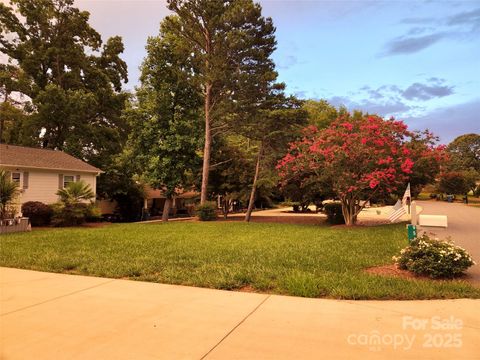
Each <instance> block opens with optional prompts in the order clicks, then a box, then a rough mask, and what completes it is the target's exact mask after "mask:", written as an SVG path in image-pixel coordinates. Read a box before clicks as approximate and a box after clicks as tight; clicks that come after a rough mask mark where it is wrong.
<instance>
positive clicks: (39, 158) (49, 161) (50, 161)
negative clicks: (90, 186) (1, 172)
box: [0, 144, 102, 173]
mask: <svg viewBox="0 0 480 360" xmlns="http://www.w3.org/2000/svg"><path fill="white" fill-rule="evenodd" d="M1 165H3V166H14V167H26V168H34V169H48V170H69V171H80V172H92V173H98V172H102V170H100V169H98V168H96V167H95V166H92V165H90V164H87V163H86V162H84V161H82V160H80V159H77V158H75V157H73V156H71V155H68V154H66V153H64V152H63V151H58V150H49V149H39V148H32V147H26V146H17V145H6V144H0V166H1Z"/></svg>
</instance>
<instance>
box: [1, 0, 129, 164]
mask: <svg viewBox="0 0 480 360" xmlns="http://www.w3.org/2000/svg"><path fill="white" fill-rule="evenodd" d="M10 5H12V6H8V5H6V4H0V26H1V27H0V51H1V52H2V53H4V54H5V55H7V56H8V58H9V59H10V60H11V61H13V62H14V63H16V64H18V67H19V68H20V69H21V70H22V72H23V73H24V74H25V75H26V76H27V77H28V78H29V79H30V81H31V83H32V84H31V86H29V87H28V88H27V89H23V93H24V94H25V95H27V96H29V97H30V98H31V99H32V103H33V106H34V109H33V110H34V111H33V114H32V115H31V119H30V120H29V123H30V124H29V129H30V131H31V132H30V134H29V135H30V137H31V138H32V139H33V141H35V142H37V143H38V144H41V145H42V146H43V147H45V148H54V149H59V150H64V151H66V152H68V153H70V154H72V155H75V156H78V157H80V158H83V159H85V160H88V161H90V162H92V163H93V164H95V165H97V166H102V165H104V162H105V161H106V159H108V155H110V154H114V153H118V151H119V150H120V144H121V141H122V139H123V140H124V139H125V138H126V131H124V129H125V126H124V124H123V123H122V120H121V117H120V115H121V111H122V109H123V107H124V103H125V100H126V94H124V93H122V91H121V89H122V82H126V81H127V66H126V63H125V62H124V61H123V60H122V59H121V58H120V56H119V55H120V54H121V53H122V52H123V43H122V40H121V38H120V37H118V36H116V37H112V38H109V39H108V40H107V41H106V42H105V43H103V42H102V39H101V37H100V35H99V34H98V32H97V31H95V29H93V28H92V27H91V26H90V24H89V22H88V21H89V13H88V12H86V11H80V10H79V9H77V8H75V7H74V0H10ZM25 136H27V135H25Z"/></svg>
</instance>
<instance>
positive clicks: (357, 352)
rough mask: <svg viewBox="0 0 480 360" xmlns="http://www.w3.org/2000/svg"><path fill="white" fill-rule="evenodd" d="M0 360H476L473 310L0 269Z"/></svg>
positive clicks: (478, 320)
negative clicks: (242, 291)
mask: <svg viewBox="0 0 480 360" xmlns="http://www.w3.org/2000/svg"><path fill="white" fill-rule="evenodd" d="M0 305H1V306H0V358H1V359H7V360H15V359H36V360H41V359H49V360H50V359H204V358H206V359H319V358H325V359H386V358H388V359H415V360H417V359H449V360H451V359H468V360H472V359H479V354H480V343H479V342H478V339H479V336H480V313H479V312H478V308H479V305H480V301H479V300H468V299H462V300H445V301H337V300H327V299H304V298H295V297H288V296H274V295H265V294H252V293H240V292H228V291H219V290H210V289H200V288H193V287H183V286H173V285H161V284H154V283H145V282H135V281H128V280H112V279H104V278H95V277H85V276H74V275H62V274H51V273H43V272H35V271H26V270H18V269H9V268H0Z"/></svg>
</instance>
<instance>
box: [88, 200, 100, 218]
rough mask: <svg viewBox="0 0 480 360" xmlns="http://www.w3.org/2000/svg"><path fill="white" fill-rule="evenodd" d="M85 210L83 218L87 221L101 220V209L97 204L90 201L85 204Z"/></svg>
mask: <svg viewBox="0 0 480 360" xmlns="http://www.w3.org/2000/svg"><path fill="white" fill-rule="evenodd" d="M86 210H87V212H86V214H85V220H86V221H88V222H100V221H102V211H101V210H100V208H99V207H98V206H95V204H93V203H91V204H88V206H87V209H86Z"/></svg>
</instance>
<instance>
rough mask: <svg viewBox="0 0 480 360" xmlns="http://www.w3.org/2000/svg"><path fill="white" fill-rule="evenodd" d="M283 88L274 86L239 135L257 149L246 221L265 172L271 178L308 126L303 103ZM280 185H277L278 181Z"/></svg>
mask: <svg viewBox="0 0 480 360" xmlns="http://www.w3.org/2000/svg"><path fill="white" fill-rule="evenodd" d="M283 90H284V85H283V84H274V85H273V86H272V89H271V92H270V94H269V95H268V96H266V99H265V100H264V101H263V102H261V103H260V104H258V105H257V107H256V108H253V109H252V110H251V112H250V113H248V120H244V121H243V122H241V123H240V124H239V125H238V130H237V131H239V132H241V133H243V135H244V136H245V137H247V138H248V139H250V140H251V141H252V142H253V144H254V145H255V146H256V147H257V154H256V159H255V172H254V175H253V181H252V185H251V191H250V197H249V201H248V208H247V213H246V215H245V221H247V222H248V221H250V218H251V214H252V211H253V207H254V203H255V199H256V193H257V188H258V185H259V180H263V181H261V182H265V181H267V178H268V176H266V177H264V178H263V179H261V178H260V176H261V174H262V171H264V172H265V175H267V174H269V175H270V176H271V175H272V174H273V172H269V171H268V170H269V169H270V170H273V169H274V168H275V166H276V163H277V162H278V160H280V159H281V158H282V157H283V154H284V152H285V151H287V150H288V143H289V142H291V141H293V140H295V139H296V137H297V136H298V135H299V134H300V130H301V129H302V128H303V127H304V126H305V125H306V124H307V113H306V112H305V111H304V110H302V108H301V105H302V102H301V101H299V100H298V99H296V98H295V97H285V95H284V93H283ZM275 182H276V181H275Z"/></svg>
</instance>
